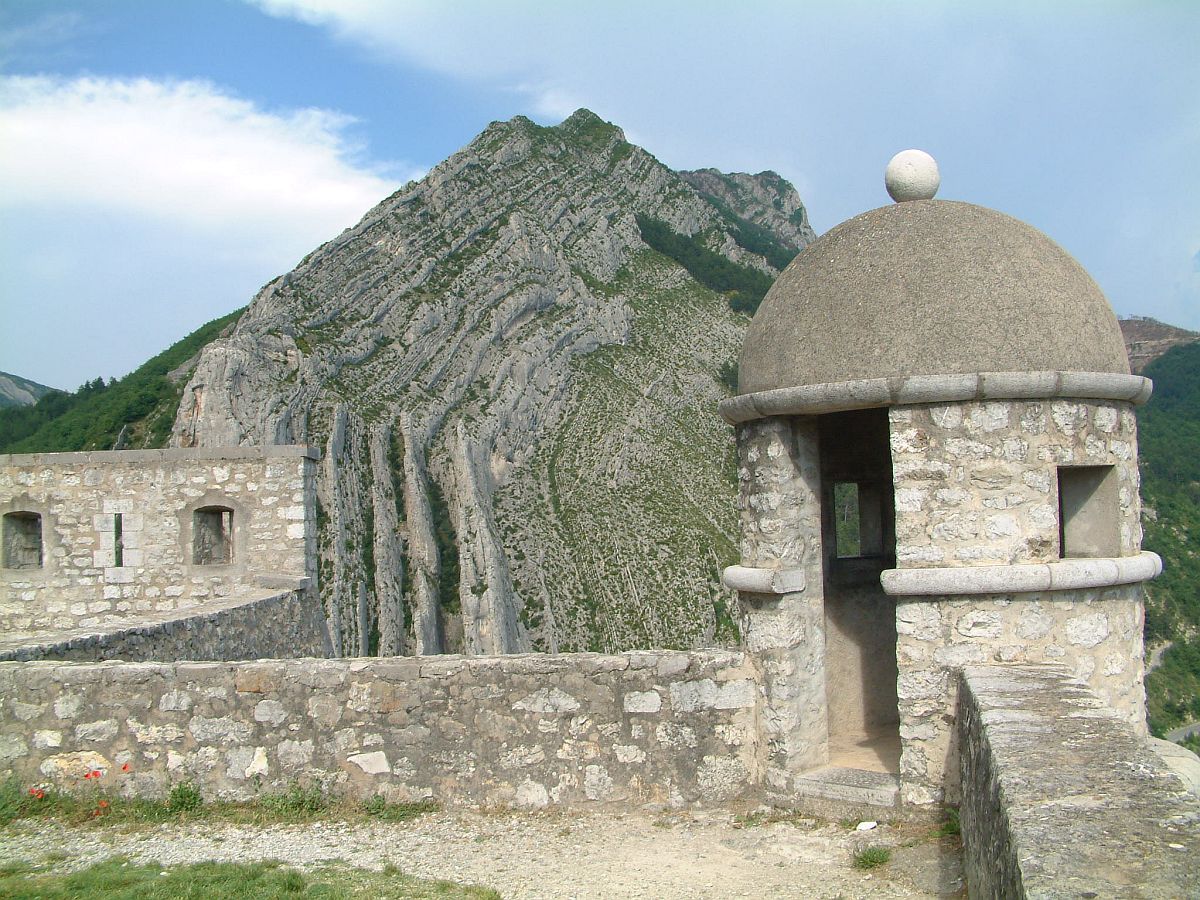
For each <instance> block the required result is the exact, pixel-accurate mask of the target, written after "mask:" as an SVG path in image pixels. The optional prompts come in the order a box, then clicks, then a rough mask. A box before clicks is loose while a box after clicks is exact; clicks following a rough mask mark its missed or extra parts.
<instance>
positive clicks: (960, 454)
mask: <svg viewBox="0 0 1200 900" xmlns="http://www.w3.org/2000/svg"><path fill="white" fill-rule="evenodd" d="M889 417H890V420H891V445H892V473H893V478H894V483H895V492H896V560H897V566H898V567H899V568H920V567H936V566H946V565H964V566H970V565H976V566H985V565H1012V564H1019V563H1029V562H1051V561H1055V560H1057V559H1059V541H1058V527H1059V522H1058V480H1057V467H1058V466H1097V465H1111V466H1113V467H1114V468H1115V470H1116V475H1117V495H1118V503H1119V508H1118V509H1117V510H1114V513H1115V514H1116V515H1117V516H1118V521H1119V530H1120V544H1119V546H1120V553H1119V554H1117V555H1119V556H1130V555H1132V554H1134V553H1137V552H1138V551H1139V550H1140V548H1141V524H1140V513H1141V502H1140V499H1139V496H1138V486H1139V477H1138V468H1137V423H1136V419H1135V418H1134V414H1133V410H1132V408H1131V407H1130V406H1129V405H1128V404H1125V403H1103V402H1094V401H1072V400H1066V399H1062V400H1049V401H1039V400H1026V401H1000V400H997V401H991V402H982V403H976V402H968V403H936V404H925V405H917V406H907V407H900V408H894V409H892V410H890V412H889Z"/></svg>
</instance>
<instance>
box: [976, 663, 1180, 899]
mask: <svg viewBox="0 0 1200 900" xmlns="http://www.w3.org/2000/svg"><path fill="white" fill-rule="evenodd" d="M957 727H958V745H959V754H960V760H961V770H962V784H963V801H962V810H961V822H962V834H963V845H964V849H965V853H966V870H967V881H968V887H969V891H970V894H971V896H973V897H974V896H980V897H1014V898H1020V897H1031V898H1032V897H1037V898H1046V900H1058V898H1062V900H1067V898H1072V900H1074V898H1079V897H1141V898H1163V900H1167V898H1177V897H1184V896H1191V895H1193V893H1194V887H1195V877H1196V859H1197V858H1198V856H1200V802H1198V801H1197V800H1196V798H1195V796H1194V795H1192V794H1191V793H1189V791H1188V789H1187V787H1186V786H1185V785H1184V783H1183V782H1182V781H1181V780H1180V779H1179V778H1178V777H1177V776H1176V775H1175V774H1173V773H1172V772H1171V771H1170V769H1168V768H1167V767H1166V766H1165V765H1164V764H1163V762H1162V760H1160V759H1159V758H1158V757H1157V756H1156V755H1155V753H1154V752H1153V751H1152V750H1151V748H1150V746H1149V744H1148V742H1147V739H1146V737H1145V736H1144V735H1143V734H1139V733H1138V732H1137V731H1135V729H1133V728H1132V727H1131V726H1130V725H1129V724H1128V723H1127V722H1126V721H1124V720H1123V718H1122V717H1121V716H1119V715H1117V714H1116V713H1114V712H1112V711H1110V710H1108V709H1106V708H1105V704H1104V702H1103V700H1102V699H1101V698H1100V697H1098V696H1096V695H1095V694H1094V693H1092V692H1091V691H1090V690H1089V689H1088V688H1087V687H1086V686H1084V685H1083V684H1082V683H1081V682H1080V681H1078V680H1076V679H1073V678H1072V677H1071V674H1070V672H1069V671H1068V670H1066V669H1064V668H1062V667H1059V666H1052V665H1040V666H1030V665H1014V666H995V665H992V666H969V667H967V668H965V669H963V671H962V688H961V691H960V702H959V709H958V726H957Z"/></svg>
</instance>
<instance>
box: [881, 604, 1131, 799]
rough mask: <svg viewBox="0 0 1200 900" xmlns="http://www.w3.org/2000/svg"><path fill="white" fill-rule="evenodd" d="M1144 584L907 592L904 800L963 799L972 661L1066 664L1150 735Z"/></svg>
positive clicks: (902, 612)
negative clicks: (965, 679) (961, 700)
mask: <svg viewBox="0 0 1200 900" xmlns="http://www.w3.org/2000/svg"><path fill="white" fill-rule="evenodd" d="M1141 590H1142V589H1141V586H1140V585H1121V586H1119V587H1112V588H1106V589H1103V590H1094V591H1077V592H1055V593H1045V594H1014V595H1012V596H1008V597H1005V596H971V597H948V598H940V599H930V598H925V597H921V598H913V599H911V600H905V599H903V598H899V599H898V600H897V603H896V631H897V641H896V662H897V665H898V667H899V671H900V674H899V678H898V680H897V690H896V693H897V697H898V701H899V707H900V735H901V738H902V739H903V751H902V753H901V757H900V777H901V793H902V797H903V799H904V801H905V802H907V803H931V802H936V801H938V800H941V799H943V796H944V798H945V799H947V800H948V801H949V802H952V803H953V802H957V800H958V796H959V793H958V769H957V766H956V763H955V759H956V756H955V753H956V751H955V748H954V746H953V744H954V728H953V720H954V715H955V712H954V711H955V708H956V706H957V704H958V698H957V688H958V671H959V670H960V669H961V668H962V667H963V666H964V665H970V664H977V663H989V662H1011V663H1025V662H1031V663H1044V662H1049V663H1058V664H1062V665H1065V666H1066V667H1067V668H1068V670H1069V671H1071V673H1072V674H1073V675H1074V676H1075V677H1077V678H1079V679H1081V680H1082V681H1085V682H1087V683H1088V684H1090V685H1091V686H1092V688H1093V689H1094V690H1095V691H1096V692H1097V694H1099V695H1100V696H1101V697H1103V698H1104V701H1105V702H1106V703H1107V704H1108V705H1109V706H1110V707H1112V708H1113V709H1114V710H1116V711H1117V712H1118V713H1119V714H1120V715H1121V716H1122V717H1123V718H1125V720H1126V721H1127V722H1129V723H1130V725H1131V727H1135V728H1137V729H1139V730H1140V731H1142V732H1144V731H1145V729H1146V725H1145V720H1146V713H1145V708H1146V706H1145V690H1144V688H1143V687H1142V594H1141ZM943 790H944V791H945V794H944V795H943Z"/></svg>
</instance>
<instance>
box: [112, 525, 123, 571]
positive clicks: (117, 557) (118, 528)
mask: <svg viewBox="0 0 1200 900" xmlns="http://www.w3.org/2000/svg"><path fill="white" fill-rule="evenodd" d="M121 515H122V514H121V513H114V514H113V565H114V566H117V567H120V566H123V565H125V522H124V520H123V519H122V518H121Z"/></svg>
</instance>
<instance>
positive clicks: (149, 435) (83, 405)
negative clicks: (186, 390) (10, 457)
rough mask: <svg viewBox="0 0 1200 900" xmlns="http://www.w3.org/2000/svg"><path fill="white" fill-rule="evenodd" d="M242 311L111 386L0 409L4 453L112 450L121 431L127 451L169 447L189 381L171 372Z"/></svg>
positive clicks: (98, 383) (92, 385)
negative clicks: (181, 399)
mask: <svg viewBox="0 0 1200 900" xmlns="http://www.w3.org/2000/svg"><path fill="white" fill-rule="evenodd" d="M244 311H245V308H244V307H243V308H242V309H239V310H236V311H234V312H231V313H230V314H229V315H227V316H222V317H221V318H219V319H214V320H213V321H211V322H209V323H208V324H207V325H203V326H201V327H200V328H198V329H197V330H196V331H193V332H192V333H191V334H189V335H188V336H187V337H185V338H184V339H183V340H181V341H179V342H177V343H175V344H172V345H171V347H169V348H168V349H166V350H164V351H163V352H162V353H160V354H158V356H155V357H154V358H153V359H151V360H150V361H149V362H147V363H144V364H143V365H141V366H139V367H138V368H137V369H135V370H134V371H133V372H131V373H130V374H128V375H126V376H125V377H124V378H114V379H113V380H112V381H110V382H108V383H107V384H106V383H105V381H104V379H103V378H97V379H96V380H94V381H89V382H88V383H87V384H84V385H82V386H81V387H80V388H79V390H77V391H75V392H73V393H69V394H68V393H65V392H63V391H54V392H52V393H49V394H46V395H45V396H44V397H42V398H41V399H40V400H38V402H37V403H35V404H33V405H32V406H19V407H10V408H5V409H0V452H3V453H55V452H66V451H72V450H110V449H112V447H113V445H114V444H116V443H117V439H118V436H119V435H120V434H121V432H122V430H125V440H124V444H125V445H126V446H130V447H138V448H153V447H162V446H165V445H166V442H167V439H168V438H169V437H170V434H171V425H172V424H173V423H174V421H175V413H176V412H177V411H178V409H179V398H180V397H181V396H182V394H183V386H184V381H185V380H186V379H180V380H176V381H173V380H172V379H170V378H169V377H168V373H170V372H172V371H174V370H175V369H178V368H179V367H180V366H183V365H184V364H185V363H187V362H188V360H190V359H191V358H192V357H194V356H195V355H196V354H197V353H199V352H200V349H201V348H202V347H204V345H206V344H208V343H210V342H211V341H212V340H213V339H215V338H216V337H217V336H219V335H220V334H221V332H222V331H224V330H225V329H226V328H227V327H229V326H230V325H232V324H234V323H235V322H236V321H237V320H238V319H239V318H240V317H241V315H242V313H243V312H244Z"/></svg>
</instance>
